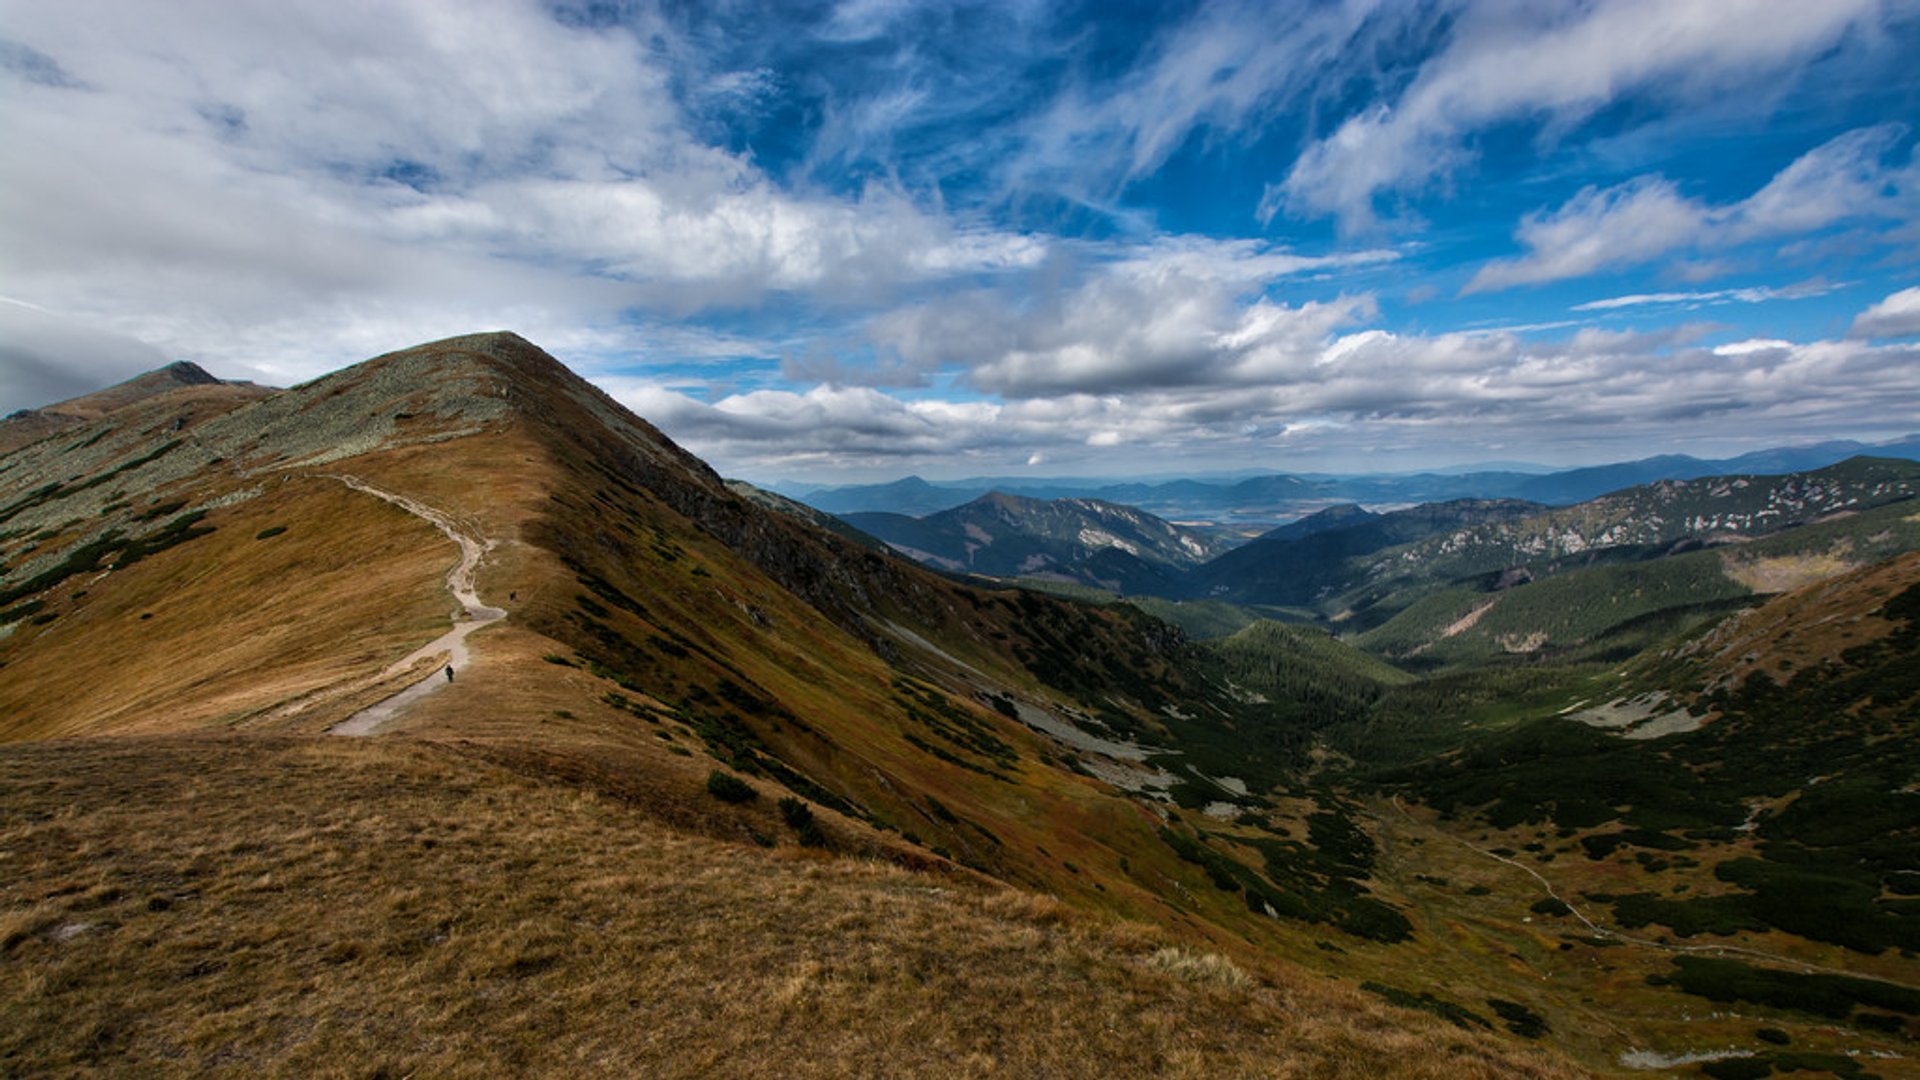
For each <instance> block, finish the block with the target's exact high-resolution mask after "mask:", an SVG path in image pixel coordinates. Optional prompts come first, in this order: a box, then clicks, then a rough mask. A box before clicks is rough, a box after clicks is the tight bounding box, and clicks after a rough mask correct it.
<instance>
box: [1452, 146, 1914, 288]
mask: <svg viewBox="0 0 1920 1080" xmlns="http://www.w3.org/2000/svg"><path fill="white" fill-rule="evenodd" d="M1906 131H1907V128H1906V126H1905V125H1904V124H1878V125H1874V126H1872V127H1866V128H1859V129H1856V130H1854V131H1850V132H1847V133H1846V134H1843V135H1841V136H1839V137H1837V138H1834V139H1831V140H1829V141H1828V142H1826V143H1824V144H1822V145H1820V146H1817V147H1815V148H1814V149H1812V150H1809V151H1808V152H1807V153H1805V154H1803V155H1801V156H1800V157H1799V158H1798V159H1796V160H1795V161H1794V162H1793V163H1792V164H1790V165H1788V166H1787V167H1786V168H1784V169H1782V170H1780V172H1778V173H1776V174H1775V175H1774V177H1773V179H1772V180H1771V181H1769V182H1768V183H1767V184H1766V186H1764V187H1762V188H1761V189H1760V190H1759V191H1756V192H1755V193H1754V194H1752V195H1751V196H1749V197H1747V198H1746V199H1743V200H1741V201H1739V202H1736V203H1732V204H1729V205H1725V206H1718V207H1716V206H1709V205H1707V204H1705V203H1702V202H1700V201H1698V200H1695V199H1689V198H1687V197H1685V196H1683V195H1681V194H1680V192H1679V190H1678V188H1676V187H1675V186H1674V184H1673V183H1672V181H1669V180H1667V179H1666V178H1664V177H1658V176H1642V177H1638V178H1636V179H1634V180H1629V181H1627V182H1626V183H1623V184H1619V185H1616V186H1614V187H1610V188H1606V189H1604V190H1602V189H1598V188H1593V187H1588V188H1584V189H1582V190H1581V191H1580V193H1579V194H1577V195H1575V196H1574V197H1573V198H1571V199H1569V200H1568V201H1567V202H1566V203H1565V204H1564V205H1562V206H1561V207H1560V208H1559V209H1557V210H1553V211H1551V212H1536V213H1532V214H1528V215H1527V216H1526V217H1524V218H1522V219H1521V222H1520V227H1519V229H1518V230H1517V232H1516V234H1515V235H1516V236H1517V237H1518V238H1519V240H1520V241H1521V243H1523V244H1524V245H1526V247H1527V248H1528V253H1527V254H1526V255H1524V256H1521V257H1520V258H1517V259H1497V260H1494V261H1492V262H1489V263H1487V264H1485V265H1484V266H1482V267H1481V268H1480V270H1479V271H1478V272H1477V273H1475V274H1474V276H1473V278H1472V280H1471V281H1469V282H1468V283H1467V286H1466V289H1465V290H1464V291H1465V292H1466V293H1475V292H1486V291H1491V290H1497V289H1505V288H1510V287H1512V286H1515V285H1536V284H1541V283H1544V282H1549V281H1560V280H1563V279H1566V278H1572V277H1581V276H1584V275H1587V274H1592V273H1596V272H1599V271H1602V270H1610V269H1615V268H1618V267H1623V266H1633V265H1638V264H1641V263H1645V262H1649V261H1651V260H1653V259H1656V258H1659V257H1660V256H1662V255H1665V254H1667V253H1668V252H1671V251H1674V250H1677V249H1682V248H1690V247H1728V246H1731V245H1735V244H1740V243H1745V242H1747V241H1751V240H1756V239H1763V238H1767V237H1774V236H1782V235H1791V234H1796V233H1806V232H1812V231H1814V230H1818V229H1823V228H1826V227H1828V226H1830V225H1833V224H1835V223H1837V222H1841V221H1845V220H1849V219H1873V218H1882V219H1886V218H1891V219H1895V220H1901V219H1905V220H1909V221H1911V220H1914V219H1915V218H1916V217H1920V206H1917V205H1916V199H1920V165H1915V164H1908V165H1907V166H1905V167H1901V168H1889V167H1887V166H1886V165H1885V164H1883V162H1882V159H1883V158H1884V157H1885V155H1886V154H1887V153H1888V152H1889V151H1890V150H1892V149H1893V148H1894V147H1895V146H1896V145H1897V144H1898V143H1899V141H1900V140H1901V138H1902V137H1904V135H1905V134H1906ZM1735 298H1739V297H1735Z"/></svg>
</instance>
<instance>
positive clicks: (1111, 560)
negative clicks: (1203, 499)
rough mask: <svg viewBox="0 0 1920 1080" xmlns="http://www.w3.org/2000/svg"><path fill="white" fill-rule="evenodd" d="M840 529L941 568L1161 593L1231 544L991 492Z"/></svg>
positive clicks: (1151, 521) (1148, 519)
mask: <svg viewBox="0 0 1920 1080" xmlns="http://www.w3.org/2000/svg"><path fill="white" fill-rule="evenodd" d="M843 520H845V521H846V522H847V523H849V524H851V525H853V526H854V527H855V528H857V529H859V530H860V531H862V532H865V533H867V534H869V535H871V536H874V537H877V538H879V539H881V540H884V541H886V543H887V544H888V545H889V546H891V547H893V548H894V549H895V550H897V551H899V552H901V553H902V554H905V555H908V556H910V557H912V558H914V559H916V560H918V561H919V562H922V563H925V564H927V565H930V566H937V567H939V568H941V569H943V570H951V571H956V572H965V573H976V574H986V575H990V576H993V577H1028V578H1036V579H1039V580H1053V581H1070V582H1078V583H1081V584H1086V585H1092V586H1095V587H1097V588H1102V589H1109V590H1113V591H1116V592H1125V593H1138V592H1151V593H1158V592H1165V591H1167V590H1169V589H1172V588H1174V587H1175V581H1176V578H1175V574H1177V573H1178V572H1179V571H1181V570H1186V569H1190V568H1192V567H1196V566H1199V565H1200V564H1201V563H1203V562H1206V561H1207V560H1208V559H1210V558H1212V557H1213V556H1215V555H1218V554H1220V553H1222V552H1224V551H1226V550H1227V548H1228V547H1229V546H1231V545H1229V544H1228V543H1226V542H1225V541H1223V540H1221V539H1219V538H1218V537H1216V536H1213V535H1211V534H1209V533H1206V532H1202V531H1200V530H1197V529H1189V528H1183V527H1181V526H1178V525H1173V524H1169V523H1168V522H1166V521H1163V520H1162V519H1160V518H1158V517H1155V516H1154V515H1152V514H1149V513H1146V512H1145V511H1142V510H1136V509H1134V508H1133V507H1130V506H1121V505H1119V504H1117V503H1110V502H1103V501H1101V500H1098V499H1030V498H1026V497H1024V496H1020V495H1007V494H1004V493H1001V492H993V493H990V494H987V495H983V496H981V497H980V498H978V499H975V500H973V501H972V502H969V503H965V504H962V505H960V506H956V507H954V508H953V509H951V510H942V511H940V512H938V513H934V514H928V515H927V516H925V517H909V516H908V515H905V514H883V513H867V514H848V515H846V516H845V517H844V519H843Z"/></svg>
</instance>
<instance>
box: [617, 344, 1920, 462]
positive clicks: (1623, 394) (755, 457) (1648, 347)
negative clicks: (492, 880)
mask: <svg viewBox="0 0 1920 1080" xmlns="http://www.w3.org/2000/svg"><path fill="white" fill-rule="evenodd" d="M1705 333H1706V328H1705V327H1682V328H1677V329H1674V330H1669V331H1663V332H1659V333H1631V332H1625V333H1623V332H1610V331H1602V330H1593V329H1588V330H1583V331H1580V332H1578V333H1576V334H1574V335H1573V336H1571V337H1569V338H1566V339H1564V340H1559V341H1546V342H1541V341H1530V340H1528V339H1525V338H1522V337H1520V336H1518V335H1515V334H1512V333H1506V332H1495V333H1471V334H1468V333H1457V334H1439V335H1403V334H1393V333H1389V332H1386V331H1382V330H1377V329H1363V330H1356V331H1353V332H1350V333H1343V334H1335V335H1333V336H1331V337H1329V338H1327V339H1326V340H1324V341H1321V342H1318V343H1317V344H1314V345H1312V346H1310V347H1309V346H1304V345H1303V346H1301V347H1300V348H1299V349H1298V350H1297V351H1296V350H1289V351H1287V353H1286V354H1285V363H1284V364H1282V365H1279V368H1280V370H1270V371H1268V372H1266V374H1269V375H1271V377H1269V378H1265V379H1249V378H1247V375H1248V374H1249V372H1248V371H1247V370H1245V369H1235V368H1233V367H1232V366H1231V365H1228V364H1222V365H1217V366H1214V367H1211V368H1208V369H1207V370H1209V371H1211V372H1212V373H1213V377H1212V378H1210V379H1191V380H1183V381H1180V382H1178V383H1170V384H1161V385H1153V386H1143V387H1136V388H1133V389H1130V390H1128V391H1126V392H1124V393H1123V392H1099V391H1097V390H1095V389H1093V387H1094V386H1097V385H1100V384H1099V383H1098V381H1096V382H1094V383H1090V384H1089V388H1088V389H1085V390H1082V391H1079V392H1074V391H1068V390H1060V391H1057V392H1054V393H1052V394H1050V395H1048V396H1036V397H1027V398H1013V399H1011V400H1008V401H1005V402H970V403H960V404H951V403H941V402H932V401H903V400H901V399H899V398H896V397H893V396H890V395H887V394H883V393H880V392H878V391H874V390H872V389H869V388H864V387H854V388H839V389H828V388H817V389H815V390H812V391H809V392H807V393H804V394H796V393H788V392H768V391H761V392H754V393H747V394H740V395H735V396H732V397H728V398H724V399H722V400H721V401H719V402H716V403H714V404H712V405H708V404H705V403H702V402H698V401H694V400H693V399H691V398H688V397H685V396H683V395H680V394H678V393H675V392H672V391H670V390H667V389H665V388H661V387H657V386H656V387H650V388H644V389H635V388H632V387H629V388H626V389H622V390H617V391H616V393H617V394H618V396H620V397H621V398H622V400H624V401H627V402H628V404H630V405H632V406H634V407H636V408H637V409H638V410H639V411H640V412H641V413H642V415H646V416H649V417H650V418H653V419H655V420H656V422H658V423H659V424H660V425H661V427H662V428H664V429H665V430H666V431H667V432H668V433H669V434H670V435H672V436H673V437H674V438H675V439H676V440H679V441H681V442H683V443H684V444H685V445H687V446H688V447H689V448H690V449H692V450H694V451H695V452H696V453H699V454H702V455H703V456H707V457H709V459H710V460H713V461H715V462H716V463H717V464H718V465H719V467H720V468H722V469H723V470H727V471H741V470H751V471H755V472H757V473H758V474H759V475H762V476H777V475H779V474H780V471H781V470H797V469H805V470H809V471H810V472H811V473H812V474H814V475H822V474H826V473H831V472H835V471H838V470H850V471H851V470H858V469H861V468H869V469H870V468H874V467H876V465H877V464H878V463H881V462H884V463H885V464H884V466H881V467H882V468H883V469H884V472H885V474H886V475H890V476H897V475H900V474H902V473H904V472H910V471H934V472H938V473H941V474H943V475H963V474H966V473H968V472H969V471H972V472H975V473H978V472H982V471H987V472H990V471H992V470H994V469H997V468H1003V467H1008V466H1011V465H1014V464H1017V463H1019V462H1021V461H1026V460H1030V459H1031V460H1038V461H1042V462H1045V463H1046V464H1048V465H1049V467H1056V468H1060V469H1062V470H1065V471H1075V470H1097V471H1106V472H1113V471H1125V470H1129V469H1130V470H1135V471H1154V472H1165V471H1172V470H1178V469H1192V470H1196V471H1206V470H1217V469H1219V468H1222V467H1223V466H1226V465H1229V464H1231V465H1273V466H1277V467H1289V465H1290V467H1295V468H1297V467H1300V464H1299V463H1300V462H1302V461H1310V460H1316V459H1318V460H1321V461H1324V462H1328V463H1331V464H1338V465H1339V466H1340V467H1342V468H1361V469H1368V468H1389V467H1402V468H1417V467H1421V466H1423V465H1426V466H1431V465H1433V464H1436V463H1442V462H1447V461H1464V460H1473V459H1474V458H1475V457H1485V456H1489V455H1491V454H1493V451H1494V450H1496V449H1497V448H1498V447H1499V446H1502V445H1505V446H1508V447H1512V446H1530V447H1539V448H1546V447H1552V448H1554V450H1556V451H1557V452H1560V453H1566V452H1569V450H1570V449H1571V450H1572V451H1574V452H1583V453H1585V454H1586V455H1588V456H1589V457H1590V458H1602V459H1604V458H1607V457H1613V458H1623V457H1633V456H1643V455H1644V451H1645V447H1646V446H1647V445H1649V444H1656V443H1657V444H1661V445H1668V444H1670V443H1671V440H1672V438H1673V434H1674V431H1675V430H1676V425H1679V426H1680V429H1684V430H1690V431H1693V432H1695V433H1696V434H1699V435H1705V434H1706V433H1707V432H1709V431H1716V432H1723V433H1724V432H1727V431H1740V432H1750V433H1769V437H1771V438H1773V439H1775V441H1777V440H1778V439H1779V438H1782V437H1785V433H1792V434H1793V435H1794V436H1795V437H1802V438H1815V437H1853V438H1859V437H1863V436H1865V435H1868V434H1870V433H1872V432H1876V431H1877V432H1882V433H1884V434H1888V435H1892V434H1899V433H1901V430H1902V428H1903V425H1904V426H1910V422H1909V419H1908V418H1911V417H1912V416H1913V415H1915V413H1916V411H1920V384H1916V383H1915V382H1914V380H1913V379H1912V377H1911V372H1912V370H1913V365H1914V364H1916V363H1920V347H1915V346H1911V345H1909V346H1876V345H1871V344H1867V343H1863V342H1844V341H1819V342H1811V343H1804V344H1802V343H1794V342H1789V341H1784V340H1769V339H1754V340H1750V341H1746V342H1740V343H1735V344H1734V345H1731V346H1721V347H1718V348H1708V347H1702V346H1700V345H1699V344H1698V341H1699V339H1700V338H1701V337H1702V336H1703V335H1704V334H1705ZM1495 456H1497V455H1495Z"/></svg>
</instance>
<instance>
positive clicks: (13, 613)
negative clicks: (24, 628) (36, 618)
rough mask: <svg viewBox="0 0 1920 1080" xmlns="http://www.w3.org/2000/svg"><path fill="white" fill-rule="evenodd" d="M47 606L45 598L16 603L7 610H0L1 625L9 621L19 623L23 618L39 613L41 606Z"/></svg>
mask: <svg viewBox="0 0 1920 1080" xmlns="http://www.w3.org/2000/svg"><path fill="white" fill-rule="evenodd" d="M46 606H47V604H46V601H44V600H28V601H27V602H26V603H24V604H15V605H14V606H12V607H10V608H8V609H6V610H5V611H0V626H5V625H7V624H8V623H17V622H19V621H20V620H21V619H24V618H27V617H28V616H30V615H33V614H35V613H37V612H38V611H39V610H40V609H41V608H43V607H46Z"/></svg>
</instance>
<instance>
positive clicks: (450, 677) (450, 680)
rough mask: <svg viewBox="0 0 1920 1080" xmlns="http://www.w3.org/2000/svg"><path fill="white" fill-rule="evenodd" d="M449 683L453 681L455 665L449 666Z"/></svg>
mask: <svg viewBox="0 0 1920 1080" xmlns="http://www.w3.org/2000/svg"><path fill="white" fill-rule="evenodd" d="M447 681H448V682H452V681H453V665H452V664H448V665H447Z"/></svg>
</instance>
